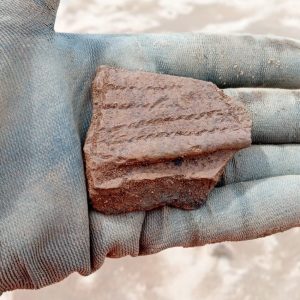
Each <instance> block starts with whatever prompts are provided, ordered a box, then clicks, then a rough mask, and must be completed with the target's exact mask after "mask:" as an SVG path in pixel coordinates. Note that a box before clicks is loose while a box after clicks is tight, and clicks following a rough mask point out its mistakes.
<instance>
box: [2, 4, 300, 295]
mask: <svg viewBox="0 0 300 300" xmlns="http://www.w3.org/2000/svg"><path fill="white" fill-rule="evenodd" d="M57 6H58V1H51V0H26V1H24V0H23V1H21V0H15V1H8V0H4V1H2V2H1V4H0V40H1V44H0V69H1V73H0V291H6V290H11V289H16V288H38V287H42V286H44V285H47V284H50V283H53V282H55V281H58V280H61V279H63V278H64V277H66V276H67V275H68V274H70V273H71V272H73V271H78V272H80V273H81V274H83V275H87V274H90V273H91V272H92V271H94V270H96V269H97V268H99V267H100V266H101V264H102V263H103V261H104V258H105V257H106V256H111V257H119V256H124V255H133V256H134V255H140V254H150V253H155V252H158V251H160V250H162V249H165V248H168V247H173V246H186V247H188V246H196V245H204V244H205V243H213V242H220V241H225V240H242V239H250V238H255V237H259V236H263V235H266V234H271V233H274V232H277V231H281V230H286V229H288V228H291V227H292V226H299V223H300V222H299V215H300V204H299V195H300V180H299V176H298V174H300V167H299V164H298V161H299V159H300V151H299V149H298V146H297V145H254V146H252V147H251V148H249V149H245V150H243V151H240V152H239V153H238V154H237V155H236V156H235V158H234V159H233V160H232V161H231V163H230V164H229V165H228V167H227V169H226V173H225V175H224V180H223V183H222V185H223V186H221V187H218V188H216V189H215V190H214V191H213V192H212V193H211V195H210V197H209V199H208V201H207V203H206V204H205V205H203V206H202V207H201V208H200V209H198V210H195V211H181V210H178V209H174V208H164V209H159V210H155V211H151V212H148V213H145V212H137V213H131V214H126V215H119V216H104V215H102V214H100V213H97V212H94V211H89V210H88V199H87V193H86V185H85V177H84V167H83V161H82V146H83V143H84V138H85V134H86V131H87V128H88V125H89V122H90V117H91V101H90V94H89V91H90V85H91V81H92V79H93V77H94V74H95V70H96V67H97V66H99V65H101V64H107V65H114V66H121V67H126V68H131V69H143V70H148V71H155V72H164V73H169V74H174V75H181V76H190V77H194V78H199V79H203V80H210V81H213V82H214V83H216V84H218V85H219V86H220V87H223V88H228V87H230V88H233V87H257V86H264V87H274V88H275V87H276V88H299V87H300V79H299V78H300V76H299V75H300V74H299V73H300V59H299V49H300V44H299V43H298V42H297V41H292V40H284V39H275V38H273V39H271V38H263V37H251V36H217V35H214V36H209V35H201V34H174V35H142V36H79V35H68V34H61V33H55V32H54V30H53V24H54V19H55V13H56V9H57ZM225 92H226V93H228V94H230V95H231V96H234V97H236V98H238V99H239V100H241V101H244V103H245V104H246V105H247V106H248V108H249V110H250V111H251V113H252V117H253V123H254V125H253V142H254V143H260V144H274V143H276V144H291V143H298V142H299V139H300V136H299V121H298V120H299V117H300V116H299V113H300V108H299V99H300V93H299V91H297V90H287V89H286V90H284V89H251V88H244V89H226V90H225Z"/></svg>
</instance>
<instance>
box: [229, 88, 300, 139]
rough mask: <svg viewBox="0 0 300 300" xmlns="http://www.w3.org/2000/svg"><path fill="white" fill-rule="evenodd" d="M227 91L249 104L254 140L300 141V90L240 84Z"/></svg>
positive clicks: (247, 105)
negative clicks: (245, 86)
mask: <svg viewBox="0 0 300 300" xmlns="http://www.w3.org/2000/svg"><path fill="white" fill-rule="evenodd" d="M224 92H225V93H226V94H227V95H228V96H231V97H233V98H235V99H236V100H238V101H241V102H243V103H244V104H245V105H246V107H247V108H248V111H249V112H250V114H251V118H252V121H253V123H252V142H253V143H264V144H272V143H273V144H274V143H275V144H281V143H299V142H300V121H299V120H300V90H287V89H262V88H257V89H255V88H238V89H224Z"/></svg>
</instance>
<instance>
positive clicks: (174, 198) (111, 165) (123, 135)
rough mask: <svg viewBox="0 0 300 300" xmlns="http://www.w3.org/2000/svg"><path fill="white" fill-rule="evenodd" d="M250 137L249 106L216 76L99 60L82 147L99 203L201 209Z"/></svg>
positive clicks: (107, 209)
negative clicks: (201, 76) (214, 78)
mask: <svg viewBox="0 0 300 300" xmlns="http://www.w3.org/2000/svg"><path fill="white" fill-rule="evenodd" d="M250 144H251V120H250V116H249V114H248V113H247V111H246V109H245V107H244V106H243V104H242V103H238V102H236V101H234V100H233V99H231V98H230V97H228V96H226V95H225V94H224V93H223V91H222V90H220V89H218V87H217V86H216V85H214V84H213V83H210V82H205V81H201V80H196V79H192V78H186V77H177V76H170V75H162V74H156V73H149V72H141V71H128V70H124V69H116V68H111V67H107V66H101V67H99V69H98V72H97V75H96V78H95V80H94V82H93V116H92V121H91V126H90V128H89V131H88V134H87V139H86V142H85V146H84V153H85V162H86V175H87V181H88V190H89V196H90V198H91V201H92V205H93V207H94V208H95V209H96V210H99V211H100V212H103V213H107V214H113V213H124V212H130V211H138V210H149V209H153V208H156V207H161V206H165V205H169V206H174V207H178V208H183V209H193V208H197V207H199V205H201V203H203V201H205V200H206V198H207V196H208V194H209V192H210V191H211V189H212V188H213V187H214V186H215V185H216V183H217V182H218V180H219V179H220V176H221V174H222V172H223V170H224V167H225V165H226V163H227V162H228V161H229V160H230V159H231V157H232V156H233V154H234V153H235V152H236V151H238V150H239V149H241V148H244V147H248V146H249V145H250Z"/></svg>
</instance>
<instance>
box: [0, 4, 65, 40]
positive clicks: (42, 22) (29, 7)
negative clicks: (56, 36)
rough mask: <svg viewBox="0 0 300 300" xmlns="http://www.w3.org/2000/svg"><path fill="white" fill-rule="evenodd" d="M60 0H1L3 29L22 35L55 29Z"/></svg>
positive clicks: (0, 23)
mask: <svg viewBox="0 0 300 300" xmlns="http://www.w3.org/2000/svg"><path fill="white" fill-rule="evenodd" d="M59 2H60V0H1V3H0V28H1V31H6V32H7V34H19V35H20V36H21V35H29V34H37V33H41V32H47V31H48V32H49V31H53V30H54V23H55V18H56V13H57V9H58V6H59Z"/></svg>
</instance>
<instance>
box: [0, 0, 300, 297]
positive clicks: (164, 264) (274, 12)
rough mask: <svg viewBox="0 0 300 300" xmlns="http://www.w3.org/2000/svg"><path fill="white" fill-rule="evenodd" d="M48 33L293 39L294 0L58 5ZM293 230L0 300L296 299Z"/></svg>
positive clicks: (177, 252) (297, 25)
mask: <svg viewBox="0 0 300 300" xmlns="http://www.w3.org/2000/svg"><path fill="white" fill-rule="evenodd" d="M56 30H58V31H68V32H90V33H95V32H99V33H108V32H114V33H116V32H162V31H205V32H219V33H220V32H224V33H228V32H250V33H259V34H277V35H284V36H288V37H293V38H300V1H298V0H265V1H259V0H255V1H247V0H231V1H224V0H223V1H222V0H176V1H175V0H139V1H136V0H62V3H61V6H60V9H59V14H58V21H57V24H56ZM299 238H300V229H299V228H296V229H293V230H290V231H288V232H285V233H281V234H277V235H273V236H270V237H267V238H263V239H257V240H253V241H246V242H239V243H223V244H218V245H210V246H205V247H202V248H194V249H182V248H174V249H169V250H166V251H163V252H161V253H159V254H157V255H152V256H148V257H139V258H130V257H128V258H123V259H118V260H112V259H107V260H106V263H105V264H104V266H103V267H102V268H101V270H99V271H98V272H96V273H95V274H93V275H91V276H89V277H86V278H83V277H80V276H78V275H77V274H73V275H71V276H70V277H69V278H67V279H66V280H64V281H63V282H61V283H59V284H56V285H53V286H50V287H48V288H44V289H42V290H39V291H16V292H13V293H7V294H5V295H4V296H2V297H0V299H1V300H8V299H10V300H11V299H14V300H29V299H30V300H42V299H43V300H44V299H45V300H47V299H51V300H52V299H55V300H63V299H74V300H79V299H80V300H81V299H89V300H96V299H101V300H106V299H107V300H108V299H114V300H115V299H116V300H118V299H130V300H131V299H132V300H135V299H145V300H148V299H151V300H152V299H162V300H169V299H172V300H177V299H187V300H194V299H203V300H208V299H224V300H227V299H231V300H235V299H274V300H277V299H278V300H279V299H291V300H296V299H300V290H299V283H300V242H299Z"/></svg>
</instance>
